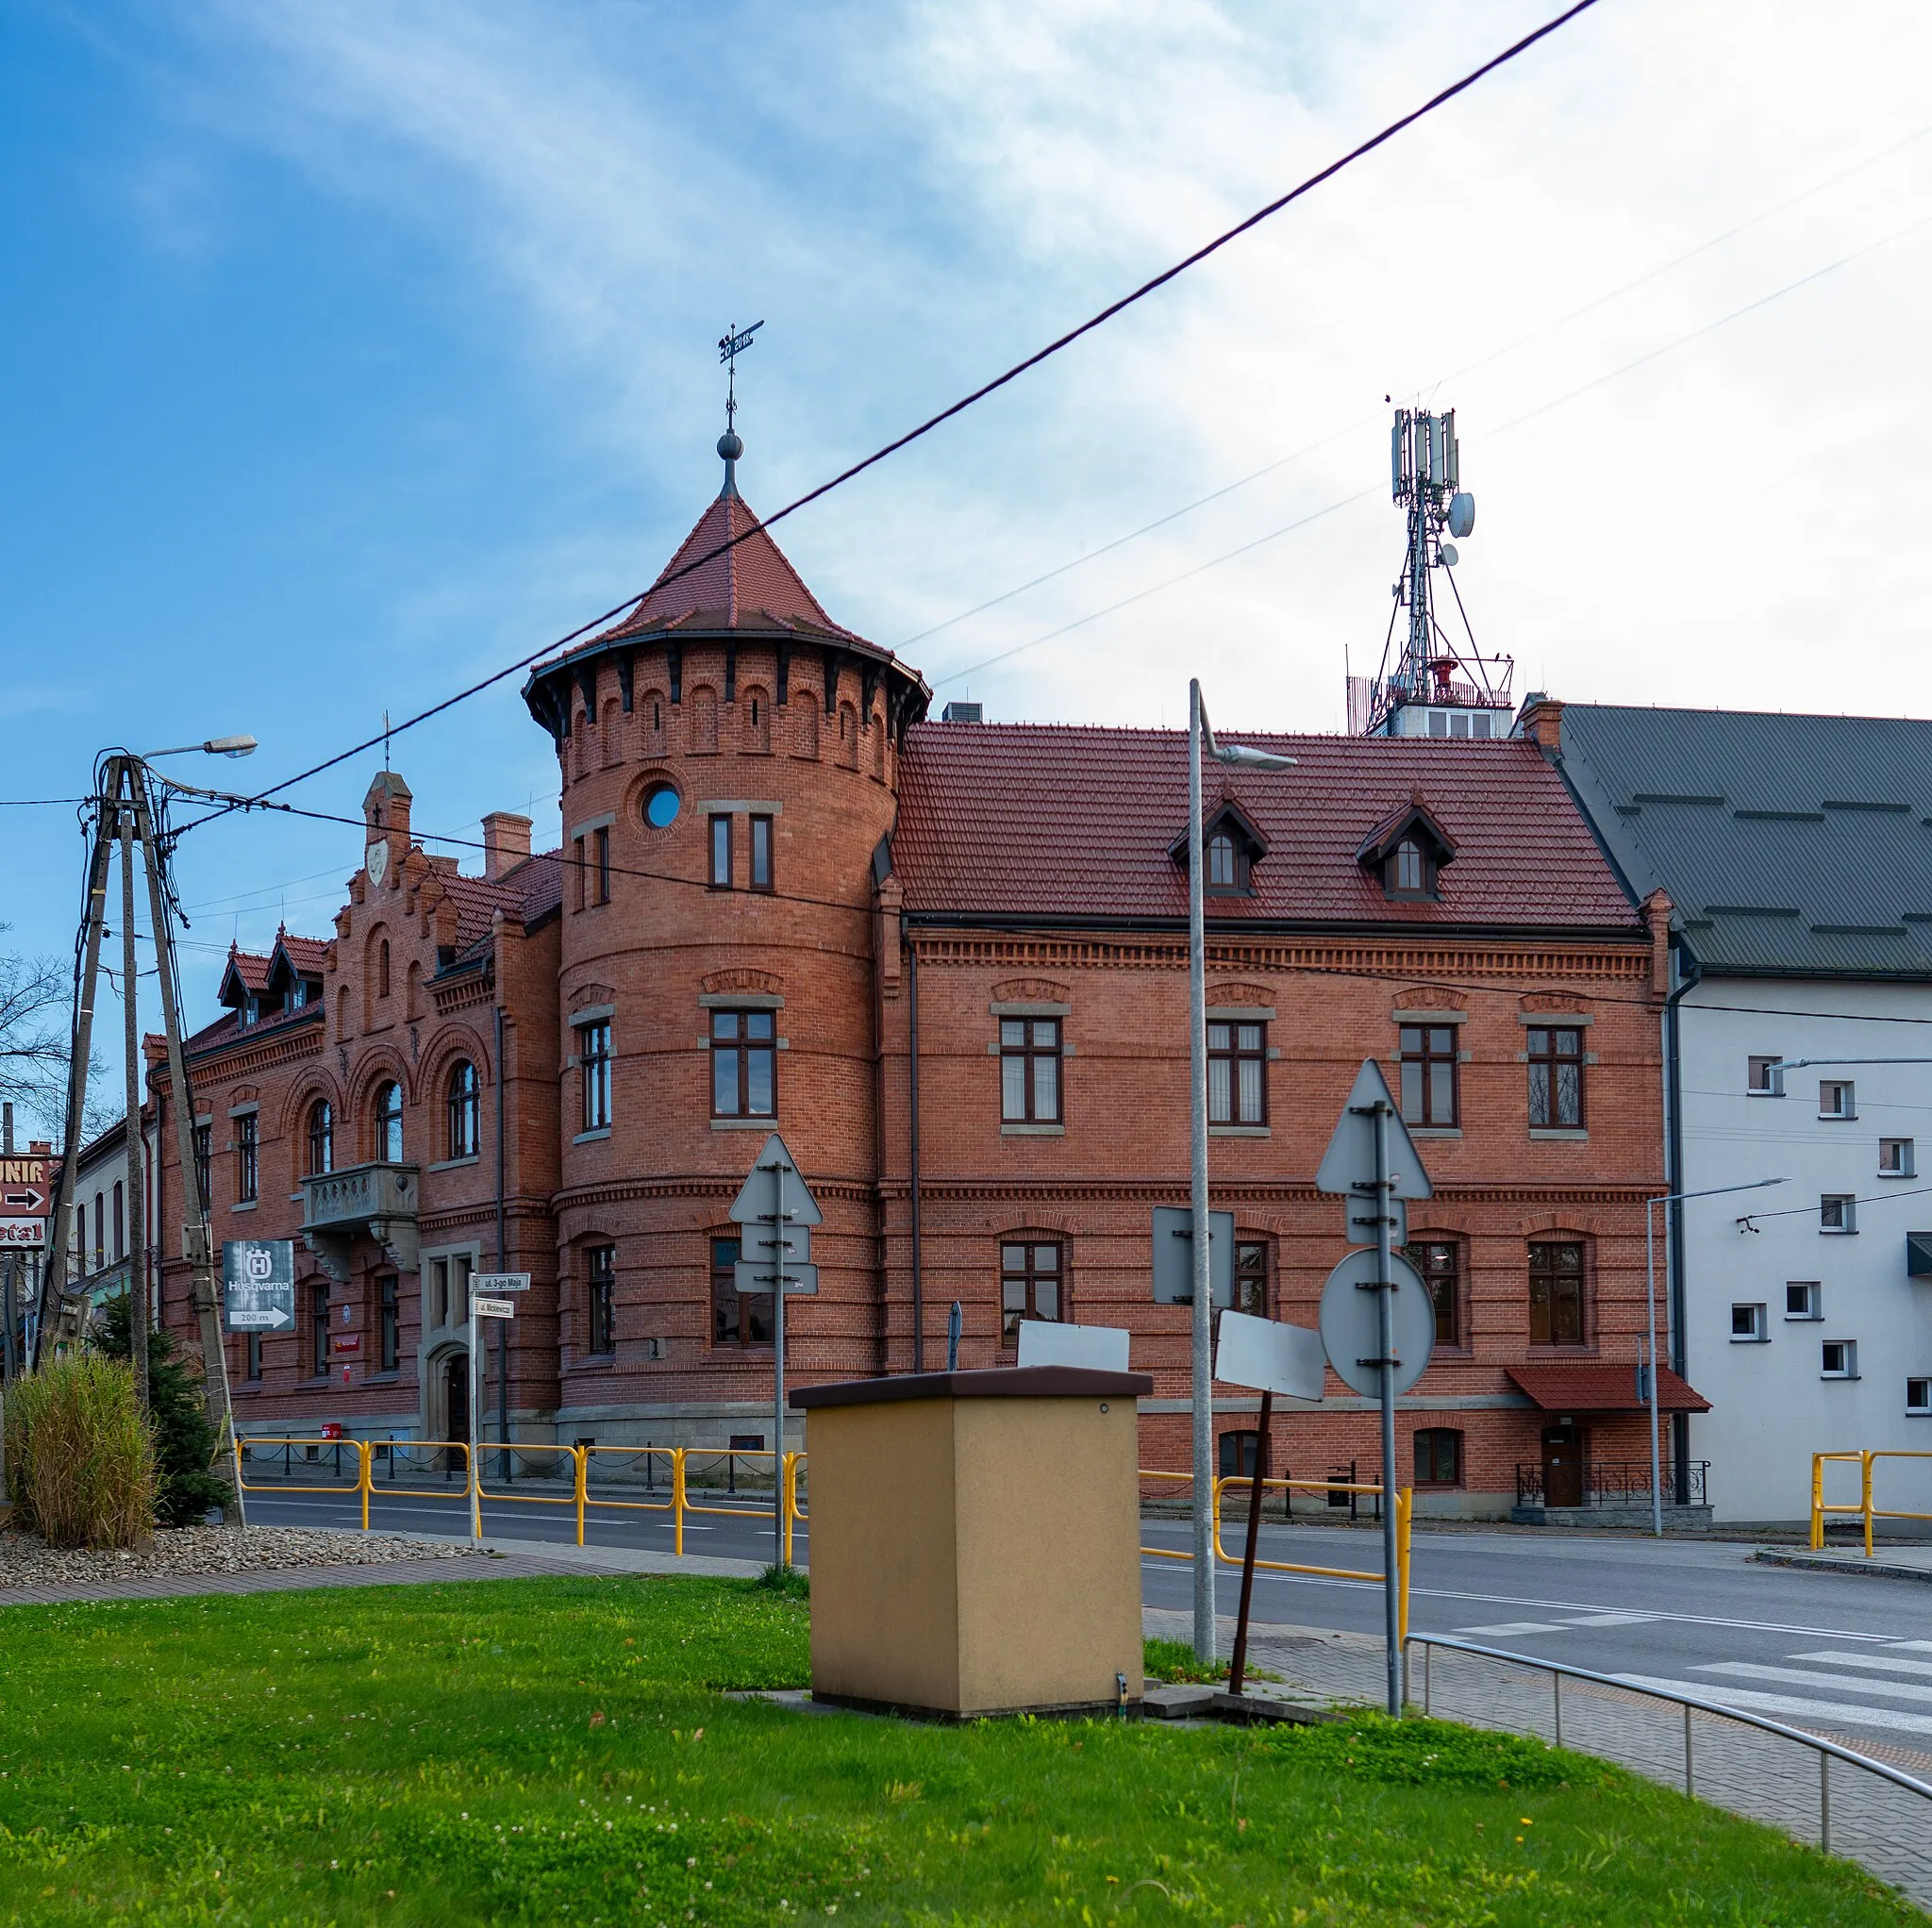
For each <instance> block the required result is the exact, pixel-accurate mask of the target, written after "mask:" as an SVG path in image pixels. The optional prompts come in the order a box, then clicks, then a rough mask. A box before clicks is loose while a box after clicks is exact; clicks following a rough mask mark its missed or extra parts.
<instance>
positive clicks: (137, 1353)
mask: <svg viewBox="0 0 1932 1928" xmlns="http://www.w3.org/2000/svg"><path fill="white" fill-rule="evenodd" d="M114 814H115V816H116V817H117V818H118V819H119V829H120V832H121V1035H122V1043H123V1047H124V1050H125V1056H126V1064H125V1072H126V1076H125V1088H126V1095H127V1116H126V1118H125V1120H124V1121H123V1124H122V1134H121V1142H122V1144H123V1145H124V1146H125V1152H126V1158H127V1190H126V1194H125V1196H126V1200H127V1222H128V1226H129V1228H130V1230H131V1231H132V1234H133V1236H132V1237H131V1238H128V1240H127V1334H128V1338H129V1340H130V1341H131V1343H132V1353H133V1361H134V1394H135V1397H136V1398H137V1399H139V1400H140V1401H141V1409H142V1412H146V1411H147V1409H148V1357H147V1337H148V1335H147V1326H148V1307H147V1247H146V1243H145V1241H144V1240H143V1239H142V1208H141V1177H142V1173H141V1024H140V999H139V998H138V997H137V995H136V987H137V986H138V985H139V983H140V981H141V979H140V971H139V966H138V964H137V962H136V959H135V955H134V811H133V809H132V807H131V806H126V805H122V804H118V803H117V804H116V805H115V806H114ZM104 827H105V826H104Z"/></svg>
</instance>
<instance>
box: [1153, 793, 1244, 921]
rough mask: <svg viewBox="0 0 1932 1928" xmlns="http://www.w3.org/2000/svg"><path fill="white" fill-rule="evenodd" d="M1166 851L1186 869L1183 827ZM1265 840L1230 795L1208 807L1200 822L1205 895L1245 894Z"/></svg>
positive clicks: (1186, 856)
mask: <svg viewBox="0 0 1932 1928" xmlns="http://www.w3.org/2000/svg"><path fill="white" fill-rule="evenodd" d="M1167 854H1168V855H1169V856H1171V857H1173V858H1174V862H1175V863H1177V864H1179V865H1180V866H1181V868H1182V869H1183V870H1186V868H1187V864H1188V837H1187V832H1186V831H1183V832H1182V833H1181V834H1180V836H1178V837H1177V838H1175V839H1174V841H1173V842H1172V843H1171V844H1169V845H1168V851H1167ZM1267 854H1268V844H1267V841H1266V839H1264V838H1263V837H1262V835H1261V833H1260V831H1259V829H1258V828H1257V826H1256V823H1255V821H1254V819H1253V818H1252V817H1250V816H1249V815H1248V813H1247V812H1246V811H1245V810H1244V809H1242V808H1241V806H1240V805H1239V804H1238V803H1236V802H1235V801H1234V799H1233V798H1232V797H1224V798H1223V799H1222V801H1221V802H1220V803H1219V804H1218V805H1216V806H1211V807H1210V808H1209V810H1208V814H1207V817H1206V818H1205V820H1204V821H1203V823H1202V825H1201V858H1202V872H1203V875H1202V878H1201V888H1202V891H1203V894H1204V895H1206V896H1208V897H1246V896H1248V895H1249V894H1250V893H1251V892H1252V891H1253V889H1254V888H1255V876H1254V873H1255V866H1256V865H1257V863H1259V862H1260V860H1261V859H1262V857H1264V856H1266V855H1267Z"/></svg>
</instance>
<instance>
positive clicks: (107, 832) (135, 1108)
mask: <svg viewBox="0 0 1932 1928" xmlns="http://www.w3.org/2000/svg"><path fill="white" fill-rule="evenodd" d="M146 776H147V767H146V765H145V764H144V763H143V762H142V759H141V758H140V757H139V756H131V755H129V754H128V753H127V752H126V751H117V752H116V753H115V754H114V755H113V756H109V757H108V761H107V766H106V780H105V782H104V783H103V786H102V789H101V794H100V796H99V797H98V798H97V799H96V802H97V803H98V805H99V809H100V814H99V816H98V817H97V819H96V820H95V824H94V831H93V838H92V847H91V848H90V850H89V853H88V889H87V924H86V928H85V931H84V933H83V937H82V944H81V951H82V961H81V978H80V1000H79V1005H78V1006H77V1008H76V1011H75V1026H74V1058H73V1063H72V1064H71V1066H70V1067H69V1072H68V1084H67V1125H66V1134H65V1139H64V1140H63V1155H62V1157H61V1161H60V1177H59V1181H58V1185H57V1187H56V1188H55V1194H54V1225H53V1237H54V1240H55V1244H54V1249H53V1252H52V1254H51V1255H50V1256H49V1258H48V1261H47V1265H46V1268H45V1271H43V1272H42V1279H41V1289H40V1297H39V1317H38V1318H37V1320H36V1321H35V1331H34V1345H33V1352H34V1360H33V1363H34V1364H36V1365H38V1364H39V1363H40V1362H41V1360H42V1359H43V1358H44V1357H45V1356H46V1355H47V1354H48V1352H49V1350H50V1348H52V1347H53V1346H55V1345H58V1344H72V1343H73V1342H74V1341H75V1339H76V1338H78V1337H79V1336H80V1319H81V1309H82V1305H83V1303H84V1302H83V1301H82V1299H81V1298H80V1296H79V1295H78V1294H76V1293H74V1292H71V1291H69V1290H67V1289H65V1274H66V1268H67V1255H68V1251H69V1248H70V1246H71V1244H72V1241H73V1238H74V1212H75V1190H76V1187H77V1183H78V1170H77V1168H78V1165H79V1161H80V1138H81V1122H82V1119H83V1118H84V1116H85V1114H86V1111H87V1080H88V1061H89V1058H90V1057H91V1055H92V1046H93V1014H94V999H95V996H96V994H97V992H98V989H99V984H100V968H101V940H102V939H103V937H104V936H105V934H106V928H107V907H108V858H109V856H110V854H111V852H112V850H113V846H114V842H115V840H116V838H117V837H118V838H119V839H120V842H121V849H122V862H123V865H124V867H125V876H124V889H123V893H122V904H123V917H122V922H124V924H125V926H126V929H125V932H124V934H123V937H124V941H123V950H122V955H123V958H124V960H125V969H126V972H127V984H126V1006H127V1026H128V1036H129V1037H130V1039H132V1043H131V1045H130V1049H129V1053H128V1056H129V1067H128V1084H127V1090H128V1128H129V1139H128V1142H129V1144H130V1147H131V1152H130V1162H131V1163H132V1165H133V1167H134V1170H133V1171H132V1172H130V1174H129V1176H130V1180H131V1182H132V1183H133V1184H134V1185H135V1186H137V1187H138V1186H139V1184H140V1177H139V1170H140V1143H141V1140H140V1129H141V1127H140V1105H139V1097H140V1083H139V1079H140V1072H139V1070H138V1055H139V1050H140V1031H139V1013H138V1009H137V1003H138V1001H137V998H136V995H135V992H136V987H137V982H138V980H137V979H136V976H135V973H134V968H133V964H132V961H131V959H130V958H129V953H130V952H131V950H132V946H133V934H134V919H133V914H132V902H131V900H132V895H133V886H132V877H133V872H132V851H131V849H130V847H129V846H130V842H139V843H140V845H141V849H142V868H143V870H144V871H145V873H146V875H147V894H148V919H149V922H150V924H151V925H152V927H153V932H154V944H155V966H156V970H155V974H156V978H157V980H158V983H159V985H160V992H161V1024H162V1030H163V1033H164V1035H165V1038H166V1040H167V1056H168V1089H169V1095H170V1097H171V1098H172V1100H173V1101H174V1109H175V1150H176V1155H177V1157H178V1158H179V1160H180V1165H181V1245H182V1255H183V1256H184V1257H185V1258H186V1259H187V1261H188V1263H189V1266H190V1268H191V1271H192V1281H191V1287H190V1299H191V1303H192V1305H193V1307H194V1314H195V1322H196V1326H197V1329H198V1335H199V1338H200V1340H201V1351H202V1370H203V1390H204V1397H205V1399H206V1401H207V1404H208V1418H209V1419H210V1420H211V1421H213V1422H214V1425H215V1428H216V1430H217V1432H218V1433H219V1434H220V1436H221V1438H223V1440H224V1441H225V1445H226V1447H227V1450H228V1453H229V1455H230V1457H231V1459H232V1456H233V1453H234V1444H235V1416H234V1410H233V1406H232V1404H231V1403H230V1400H229V1396H228V1357H227V1348H226V1346H225V1342H224V1340H223V1338H222V1323H221V1314H220V1309H219V1306H218V1305H217V1303H216V1299H215V1283H214V1252H213V1244H212V1238H211V1235H210V1233H209V1229H208V1204H207V1201H206V1200H205V1199H204V1198H203V1197H202V1195H201V1187H200V1184H199V1183H198V1181H197V1174H196V1171H195V1159H194V1094H193V1092H192V1089H190V1087H189V1083H188V1058H187V1054H186V1052H185V1051H184V1050H183V1049H182V1043H181V1022H180V1000H179V998H178V996H177V994H176V988H175V941H174V924H173V922H172V919H171V917H170V913H169V909H168V898H167V889H166V886H165V884H164V882H163V879H162V853H161V850H160V847H159V843H158V839H157V838H156V835H155V822H154V811H153V808H152V806H151V805H150V802H149V799H148V794H147V787H146ZM124 791H125V801H124V796H123V792H124ZM130 818H131V820H132V822H131V826H130V824H129V822H128V820H129V819H130ZM158 1164H159V1160H158V1156H157V1172H156V1184H157V1187H158V1186H159V1183H160V1175H159V1170H158ZM158 1220H159V1214H157V1222H158ZM145 1275H146V1269H145V1267H144V1265H142V1262H141V1260H140V1259H139V1258H137V1260H136V1263H135V1276H137V1277H139V1278H142V1280H144V1279H145ZM146 1296H147V1295H146V1294H145V1292H144V1291H143V1292H142V1304H141V1305H139V1306H138V1307H137V1308H135V1309H136V1310H137V1311H138V1312H139V1313H140V1315H141V1316H140V1317H139V1318H137V1320H136V1321H135V1343H136V1345H137V1346H138V1347H140V1349H141V1352H142V1355H144V1354H145V1352H146V1325H147V1318H146V1305H145V1301H146ZM142 1389H143V1392H144V1390H145V1379H144V1378H143V1379H142ZM247 1523H248V1522H247V1512H246V1501H245V1500H244V1499H243V1497H242V1490H241V1488H240V1486H239V1485H238V1486H237V1488H236V1492H235V1524H236V1529H237V1531H238V1532H240V1531H242V1530H243V1529H245V1528H246V1526H247Z"/></svg>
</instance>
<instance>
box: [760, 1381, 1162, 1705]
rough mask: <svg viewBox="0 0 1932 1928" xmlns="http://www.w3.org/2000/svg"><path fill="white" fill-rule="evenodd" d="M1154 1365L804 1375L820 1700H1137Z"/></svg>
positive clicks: (795, 1396)
mask: <svg viewBox="0 0 1932 1928" xmlns="http://www.w3.org/2000/svg"><path fill="white" fill-rule="evenodd" d="M1153 1386H1154V1382H1153V1381H1152V1380H1151V1379H1150V1378H1148V1377H1147V1376H1146V1374H1144V1373H1139V1372H1101V1371H1088V1370H1084V1369H1081V1368H1076V1367H1063V1366H1035V1367H1026V1368H1024V1369H1009V1370H1007V1371H992V1372H924V1373H918V1374H912V1375H908V1376H905V1377H900V1378H891V1379H860V1380H850V1381H846V1382H843V1383H841V1384H838V1385H832V1386H812V1387H804V1388H800V1389H799V1390H797V1391H795V1392H793V1393H792V1395H791V1404H793V1405H794V1406H800V1407H803V1408H804V1409H805V1412H806V1414H807V1420H806V1446H807V1450H808V1453H809V1454H810V1465H811V1501H810V1505H811V1687H812V1696H813V1698H814V1699H815V1700H821V1701H830V1702H834V1703H838V1704H843V1705H847V1706H860V1707H875V1708H892V1709H897V1710H900V1711H903V1712H907V1713H917V1714H925V1715H933V1716H938V1717H941V1718H943V1719H954V1720H970V1719H973V1718H975V1717H978V1716H981V1715H989V1714H1017V1713H1022V1712H1035V1713H1039V1712H1049V1711H1051V1712H1071V1711H1075V1710H1079V1709H1086V1708H1093V1709H1101V1708H1106V1709H1111V1708H1113V1707H1114V1706H1115V1705H1116V1704H1117V1702H1118V1696H1119V1692H1120V1687H1119V1681H1118V1679H1117V1676H1124V1679H1125V1684H1126V1698H1127V1703H1128V1704H1129V1706H1130V1707H1133V1708H1136V1709H1138V1707H1139V1705H1140V1702H1141V1480H1140V1438H1139V1425H1138V1421H1137V1416H1136V1406H1137V1401H1138V1400H1139V1398H1140V1397H1141V1395H1142V1394H1144V1393H1147V1392H1151V1391H1152V1390H1153Z"/></svg>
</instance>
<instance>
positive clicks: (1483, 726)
mask: <svg viewBox="0 0 1932 1928" xmlns="http://www.w3.org/2000/svg"><path fill="white" fill-rule="evenodd" d="M1389 482H1390V491H1391V494H1392V495H1393V497H1394V499H1395V500H1396V501H1397V502H1399V503H1400V504H1401V505H1402V506H1403V507H1404V509H1405V510H1406V511H1407V520H1408V550H1407V555H1406V556H1405V557H1404V558H1403V564H1402V573H1401V575H1400V576H1398V577H1397V578H1396V581H1395V584H1394V590H1393V596H1394V607H1393V609H1392V610H1391V613H1390V618H1389V633H1388V635H1387V637H1386V638H1384V640H1383V644H1382V663H1381V668H1380V670H1379V671H1378V672H1377V673H1376V674H1375V676H1374V678H1373V679H1371V678H1369V677H1366V676H1351V677H1350V678H1349V679H1348V726H1349V729H1350V731H1351V733H1352V734H1355V735H1358V736H1388V737H1424V736H1426V737H1501V736H1505V735H1507V732H1508V713H1509V710H1510V708H1511V698H1510V693H1509V679H1510V675H1511V673H1512V670H1513V668H1514V665H1513V664H1512V663H1511V661H1510V659H1509V658H1508V657H1484V656H1482V655H1481V654H1480V653H1479V652H1478V651H1477V649H1476V646H1475V635H1474V631H1473V630H1472V629H1471V628H1470V625H1469V616H1468V612H1467V611H1466V610H1465V609H1464V608H1463V607H1462V595H1461V591H1460V590H1457V587H1456V575H1455V569H1456V564H1457V561H1458V560H1459V559H1460V558H1459V557H1458V556H1457V552H1456V546H1455V545H1456V543H1457V542H1460V541H1465V540H1468V538H1469V536H1470V535H1471V533H1472V532H1473V531H1474V528H1475V497H1474V495H1472V494H1470V493H1469V491H1468V490H1465V489H1464V488H1463V487H1462V456H1461V450H1460V448H1459V446H1458V445H1457V440H1456V411H1455V409H1453V408H1450V409H1446V410H1444V411H1443V413H1441V414H1440V415H1432V414H1429V413H1427V412H1426V411H1425V410H1423V409H1419V408H1398V409H1397V410H1396V411H1395V425H1394V427H1393V429H1392V430H1391V433H1390V439H1389ZM1452 538H1453V540H1450V539H1452ZM1438 571H1440V572H1441V577H1442V581H1443V583H1444V584H1446V585H1447V587H1448V590H1449V594H1450V597H1451V598H1452V599H1453V601H1454V603H1455V607H1456V617H1457V622H1458V623H1459V624H1460V626H1461V629H1462V633H1463V637H1464V639H1465V640H1464V641H1463V642H1462V643H1459V644H1458V643H1456V642H1454V641H1452V640H1451V639H1450V637H1449V634H1448V631H1447V630H1446V629H1445V628H1444V627H1443V625H1442V623H1440V622H1439V621H1438V620H1437V614H1436V600H1437V594H1438V585H1437V581H1436V574H1437V572H1438ZM1405 612H1406V613H1407V625H1406V627H1405V626H1403V623H1402V619H1403V616H1404V614H1405ZM1398 627H1402V629H1403V633H1402V635H1401V636H1400V638H1399V639H1398V636H1397V630H1398Z"/></svg>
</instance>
